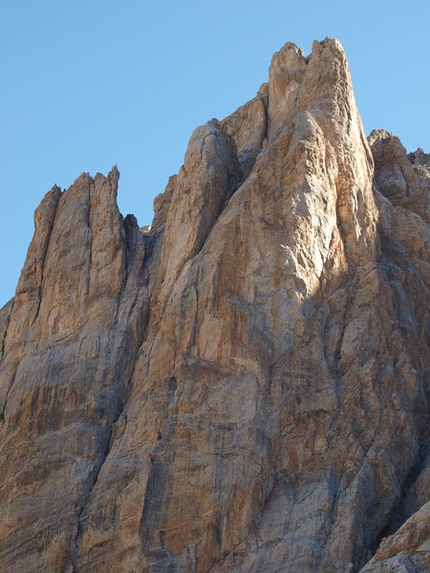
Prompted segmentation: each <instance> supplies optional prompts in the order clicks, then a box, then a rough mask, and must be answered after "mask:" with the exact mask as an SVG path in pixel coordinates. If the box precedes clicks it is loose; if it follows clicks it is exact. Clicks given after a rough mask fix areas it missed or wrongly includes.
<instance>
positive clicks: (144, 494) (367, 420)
mask: <svg viewBox="0 0 430 573" xmlns="http://www.w3.org/2000/svg"><path fill="white" fill-rule="evenodd" d="M429 159H430V158H429V156H427V155H426V154H425V153H424V152H423V151H422V150H418V151H417V152H415V153H414V154H412V155H410V156H407V155H406V152H405V150H404V149H403V147H402V146H401V144H400V142H399V140H398V139H397V138H395V137H394V136H392V135H390V134H388V133H386V132H384V131H379V132H373V133H372V134H371V136H370V137H369V141H368V140H367V139H366V137H365V136H364V133H363V128H362V125H361V121H360V117H359V114H358V111H357V109H356V104H355V100H354V95H353V90H352V84H351V78H350V74H349V70H348V64H347V61H346V58H345V54H344V52H343V50H342V47H341V46H340V44H339V43H338V42H337V41H336V40H330V39H326V40H324V41H323V42H314V45H313V48H312V53H311V55H310V56H309V57H307V58H306V57H305V56H304V54H303V53H302V51H301V50H300V49H299V48H297V47H296V46H295V45H293V44H286V45H285V46H284V47H283V48H282V49H281V50H280V51H279V52H278V53H277V54H275V56H274V57H273V60H272V63H271V66H270V71H269V81H268V83H267V84H264V85H263V86H262V87H261V88H260V90H259V93H258V94H257V96H256V97H255V98H254V99H253V100H252V101H250V102H249V103H248V104H246V105H245V106H243V107H241V108H239V109H238V110H237V111H236V112H235V113H233V114H232V115H231V116H230V117H228V118H226V119H224V120H222V121H218V120H215V119H213V120H211V121H209V122H208V123H207V124H206V125H204V126H201V127H199V128H198V129H196V131H195V132H194V133H193V135H192V137H191V140H190V143H189V146H188V149H187V152H186V155H185V159H184V165H183V166H182V168H181V170H180V171H179V173H178V174H177V175H175V176H173V177H171V178H170V180H169V183H168V185H167V187H166V190H165V192H164V194H163V195H161V196H159V197H157V198H156V200H155V203H154V209H155V216H154V221H153V224H152V226H151V227H150V228H145V229H139V228H138V225H137V222H136V219H135V218H134V217H132V216H127V217H126V218H125V219H123V218H122V216H121V215H120V213H119V212H118V208H117V205H116V194H117V188H118V178H119V174H118V171H117V170H116V168H114V169H113V170H112V172H111V173H110V174H109V175H108V177H106V178H105V177H103V176H102V175H97V176H96V177H95V178H94V179H93V178H91V177H90V176H89V175H82V176H81V177H80V178H79V179H78V180H77V181H76V182H75V183H74V184H73V185H72V186H71V187H70V189H68V190H67V191H64V192H62V191H61V190H60V189H58V188H57V187H55V188H53V189H52V190H51V191H50V192H49V193H47V195H46V196H45V198H44V199H43V201H42V203H41V205H40V206H39V208H38V209H37V211H36V213H35V227H36V229H35V234H34V238H33V241H32V243H31V245H30V248H29V251H28V255H27V259H26V262H25V265H24V268H23V271H22V275H21V278H20V281H19V284H18V287H17V291H16V295H15V297H14V299H13V300H12V301H11V302H10V303H8V305H6V306H5V307H4V308H3V309H2V310H1V311H0V349H1V354H0V357H1V362H0V404H1V412H2V415H1V421H0V424H1V428H0V432H1V444H0V470H1V475H2V480H1V484H0V515H1V520H0V539H1V543H0V566H1V569H2V570H4V571H8V572H22V571H65V572H66V571H70V572H72V571H73V572H84V571H85V572H99V571H109V572H118V571H129V572H139V571H141V572H148V573H149V572H151V573H156V572H157V573H162V572H164V571H165V572H167V571H169V572H172V571H175V572H178V573H203V572H209V571H210V572H212V573H227V572H229V573H251V572H257V571H265V572H268V573H275V572H280V571H282V572H295V573H296V572H298V571H300V572H301V573H302V572H303V573H306V572H309V573H311V572H327V573H329V572H330V573H333V572H339V573H340V572H342V573H343V572H345V571H359V570H360V569H362V570H363V571H366V572H368V571H369V572H370V571H372V572H386V571H396V572H403V571H412V570H413V571H418V572H419V571H422V572H424V571H427V570H428V569H429V568H430V526H429V523H430V503H429V499H430V498H429V486H430V449H429V443H430V442H429V434H428V400H429V393H430V383H429V382H430V360H429V358H430V356H429V354H430V353H429V348H430V311H429V300H430V298H429V287H430V266H429V249H430V230H429V210H428V195H429V190H430V185H429V181H430V160H429ZM150 456H151V457H152V460H151V459H150Z"/></svg>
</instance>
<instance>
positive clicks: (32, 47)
mask: <svg viewBox="0 0 430 573" xmlns="http://www.w3.org/2000/svg"><path fill="white" fill-rule="evenodd" d="M429 6H430V4H429V3H428V0H425V1H424V0H417V1H415V2H413V3H407V2H404V1H397V0H393V1H386V0H381V1H378V0H373V1H368V0H361V1H360V2H358V1H357V2H356V1H355V0H345V1H340V0H339V1H330V0H328V1H325V2H322V1H321V0H318V1H316V0H307V1H306V2H300V3H299V2H286V1H284V2H282V1H277V0H264V2H263V1H262V0H260V1H258V2H256V1H253V0H247V1H242V0H237V1H235V0H217V1H204V0H200V1H195V0H183V1H182V2H178V1H177V0H176V1H174V0H165V1H162V0H85V1H83V0H73V1H70V0H61V1H58V0H50V1H47V0H38V1H37V2H36V1H34V0H31V1H30V0H24V1H23V0H15V1H14V2H2V4H1V7H0V54H1V56H0V58H1V71H2V89H1V91H0V114H1V116H0V120H1V132H0V133H1V135H0V165H1V168H2V169H1V171H2V177H1V186H0V194H1V195H0V197H1V208H0V269H1V280H0V306H2V305H3V304H4V303H5V302H6V301H7V300H8V299H9V298H10V297H11V296H13V294H14V290H15V287H16V284H17V281H18V277H19V273H20V270H21V268H22V265H23V263H24V259H25V255H26V251H27V248H28V245H29V243H30V240H31V237H32V234H33V212H34V210H35V209H36V207H37V206H38V204H39V202H40V201H41V199H42V197H43V196H44V194H45V193H46V192H47V191H48V190H49V189H50V188H51V187H52V186H53V185H54V184H57V185H59V186H60V187H61V188H68V187H69V186H70V185H71V184H72V183H73V181H74V180H75V179H76V178H77V177H78V176H79V175H80V174H81V173H82V172H84V171H87V172H89V173H90V174H91V175H95V174H96V173H97V172H101V173H104V174H107V173H108V172H109V170H110V169H111V167H112V166H113V165H115V164H116V165H118V168H119V170H120V172H121V179H120V188H119V196H118V203H119V207H120V210H121V212H122V213H123V214H124V215H126V214H127V213H134V214H135V215H136V216H137V218H138V220H139V224H140V225H144V224H148V223H150V222H151V220H152V215H153V212H152V202H153V199H154V197H155V196H156V195H157V194H158V193H161V192H162V191H163V190H164V187H165V185H166V182H167V179H168V177H169V176H170V175H173V174H174V173H176V172H177V171H178V169H179V167H180V166H181V164H182V161H183V157H184V153H185V150H186V146H187V143H188V140H189V138H190V135H191V133H192V131H193V130H194V129H195V128H196V127H197V126H198V125H201V124H202V123H205V122H206V121H207V120H208V119H211V118H212V117H217V118H218V119H222V118H223V117H226V116H227V115H229V114H230V113H232V112H233V111H234V110H235V109H236V108H237V107H239V106H240V105H242V104H244V103H246V102H247V101H249V100H250V99H252V98H253V97H254V96H255V94H256V92H257V90H258V88H259V86H260V85H261V84H262V83H263V82H265V81H267V71H268V67H269V65H270V60H271V57H272V55H273V53H274V52H275V51H277V50H279V49H280V48H281V47H282V46H283V44H284V43H285V42H287V41H292V42H295V43H296V44H298V45H299V46H300V47H301V48H302V49H303V50H304V51H305V53H306V54H308V53H309V52H310V50H311V45H312V41H313V40H314V39H317V40H322V39H324V38H325V37H326V36H329V37H336V38H338V39H339V40H340V41H341V43H342V44H343V46H344V49H345V51H346V54H347V57H348V60H349V64H350V68H351V73H352V78H353V83H354V90H355V95H356V99H357V103H358V108H359V110H360V113H361V117H362V120H363V123H364V127H365V130H366V134H369V133H370V131H371V130H372V129H375V128H385V129H387V130H388V131H391V132H392V133H394V134H396V135H397V136H398V137H399V138H400V139H401V141H402V143H403V145H404V146H405V147H406V149H407V150H408V151H414V150H415V149H416V148H417V147H421V148H423V149H424V150H425V151H426V152H427V153H428V152H430V114H429V102H430V74H429V62H430V42H429V41H428V35H429V19H430V18H429V17H430V8H429Z"/></svg>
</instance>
